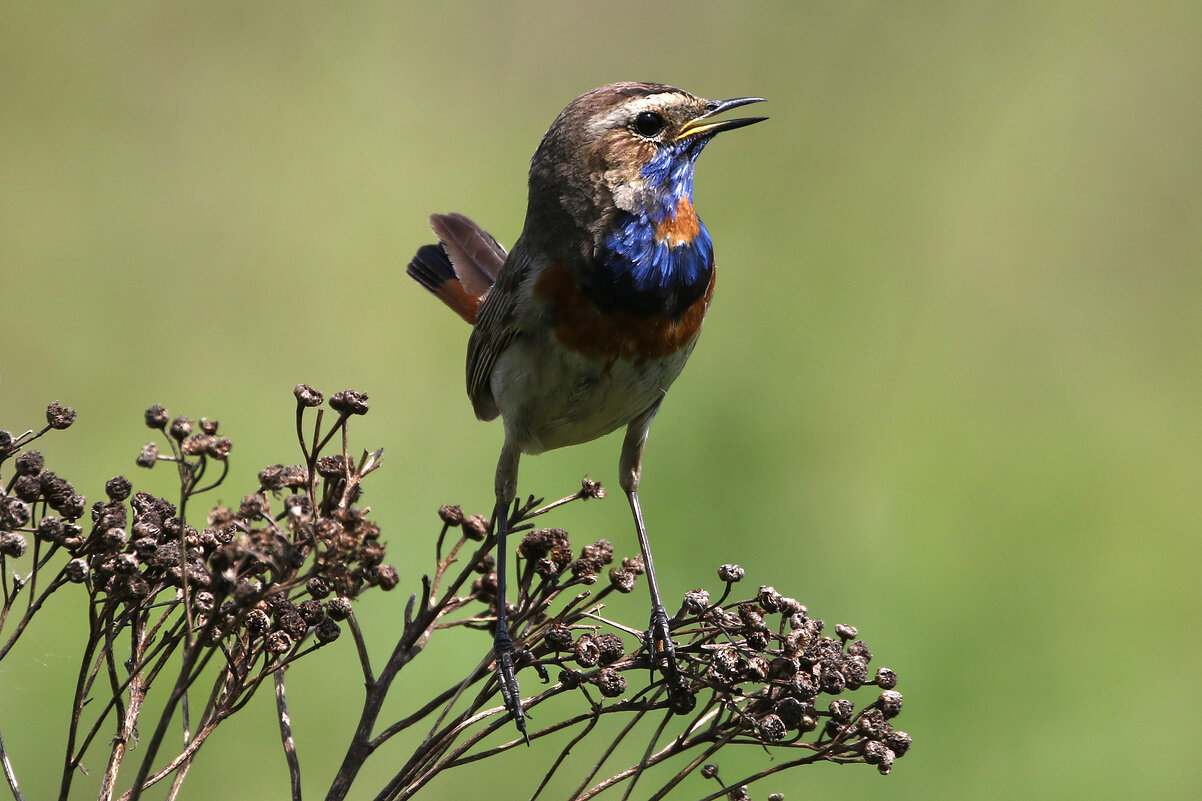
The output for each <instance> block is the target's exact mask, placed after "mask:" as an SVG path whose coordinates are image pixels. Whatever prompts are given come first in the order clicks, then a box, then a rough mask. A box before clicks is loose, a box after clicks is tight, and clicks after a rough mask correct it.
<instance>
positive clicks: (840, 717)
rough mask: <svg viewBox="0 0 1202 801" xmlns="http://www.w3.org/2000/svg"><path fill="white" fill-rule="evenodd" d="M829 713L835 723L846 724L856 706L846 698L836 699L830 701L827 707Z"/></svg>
mask: <svg viewBox="0 0 1202 801" xmlns="http://www.w3.org/2000/svg"><path fill="white" fill-rule="evenodd" d="M827 708H828V709H829V710H830V713H831V720H833V721H835V722H836V723H846V722H847V721H849V720H851V715H852V713H853V712H855V709H856V705H855V704H853V703H852V702H851V701H850V700H849V699H847V698H836V699H835V700H833V701H831V704H830V706H829V707H827Z"/></svg>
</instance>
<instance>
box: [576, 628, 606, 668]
mask: <svg viewBox="0 0 1202 801" xmlns="http://www.w3.org/2000/svg"><path fill="white" fill-rule="evenodd" d="M572 655H573V658H574V659H575V660H576V664H578V665H580V667H584V668H591V667H596V666H597V663H598V662H600V661H601V649H600V648H599V647H598V646H597V642H596V640H595V639H594V638H593V635H591V634H581V635H580V639H578V640H576V645H575V647H574V648H573V654H572Z"/></svg>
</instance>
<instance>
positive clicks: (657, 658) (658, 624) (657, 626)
mask: <svg viewBox="0 0 1202 801" xmlns="http://www.w3.org/2000/svg"><path fill="white" fill-rule="evenodd" d="M626 497H627V498H628V499H629V500H630V511H632V512H633V513H634V526H635V528H636V529H637V530H638V537H639V550H640V551H642V554H643V567H644V568H646V570H647V586H648V587H649V588H650V590H651V625H650V627H649V628H648V629H647V646H648V649H647V650H648V652H649V653H650V656H651V673H652V680H654V674H655V669H656V668H657V667H659V668H661V669H662V670H663V672H664V677H665V678H667V680H668V685H669V687H670V688H675V687H676V686H677V685H678V684H679V683H680V672H679V671H678V670H677V669H676V645H675V644H674V643H673V642H672V631H671V628H670V626H669V625H668V612H667V610H666V609H664V602H663V601H662V600H661V599H660V596H659V583H658V582H657V581H656V579H655V564H654V562H652V560H651V544H650V543H649V542H648V541H647V527H646V526H645V525H644V524H643V509H642V507H641V506H640V505H639V493H638V490H637V489H630V490H627V491H626Z"/></svg>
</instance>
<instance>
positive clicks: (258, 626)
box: [245, 609, 271, 637]
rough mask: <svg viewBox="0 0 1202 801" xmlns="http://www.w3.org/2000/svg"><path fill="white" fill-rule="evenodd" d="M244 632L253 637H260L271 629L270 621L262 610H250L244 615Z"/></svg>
mask: <svg viewBox="0 0 1202 801" xmlns="http://www.w3.org/2000/svg"><path fill="white" fill-rule="evenodd" d="M245 625H246V630H247V632H249V633H250V634H251V636H254V637H261V636H262V635H264V634H266V633H267V630H268V629H269V628H271V619H270V618H269V617H267V613H266V612H264V611H263V610H262V609H252V610H250V612H248V613H247V615H246V624H245Z"/></svg>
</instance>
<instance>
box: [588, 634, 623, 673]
mask: <svg viewBox="0 0 1202 801" xmlns="http://www.w3.org/2000/svg"><path fill="white" fill-rule="evenodd" d="M593 642H595V643H596V644H597V649H598V652H599V657H600V661H601V664H602V665H612V664H613V663H614V662H617V661H618V660H619V659H621V658H622V657H623V656H625V655H626V646H624V645H623V644H622V638H621V637H619V636H618V635H617V634H613V633H609V632H607V633H605V634H598V635H597V636H596V637H595V638H594V639H593Z"/></svg>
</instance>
